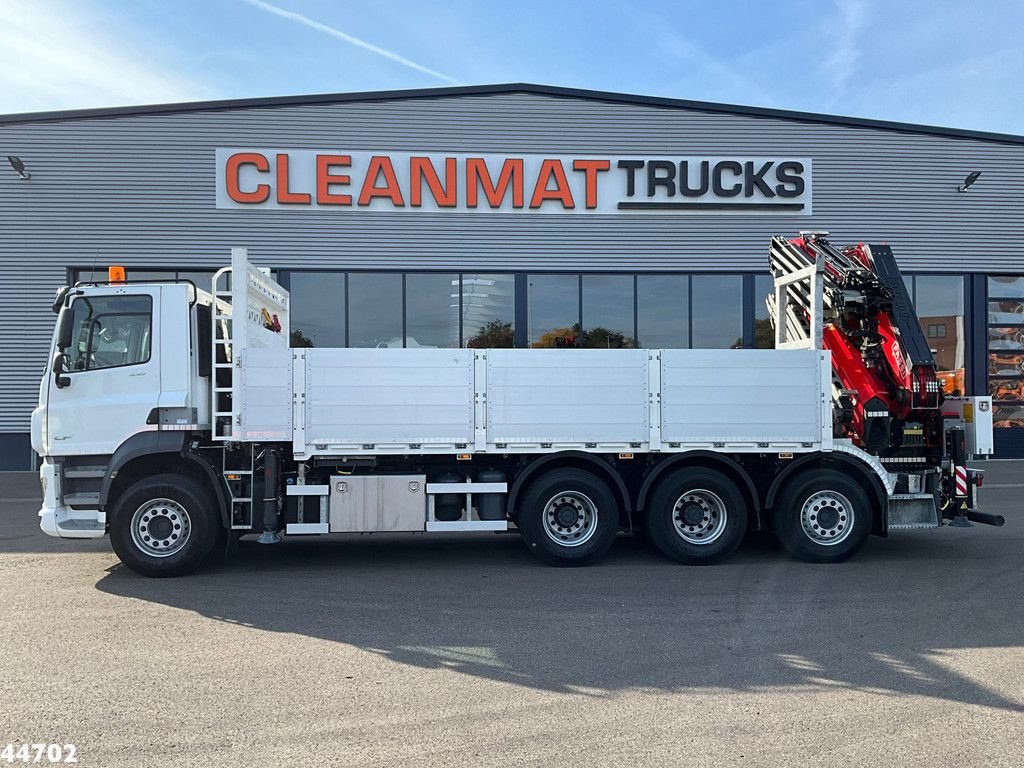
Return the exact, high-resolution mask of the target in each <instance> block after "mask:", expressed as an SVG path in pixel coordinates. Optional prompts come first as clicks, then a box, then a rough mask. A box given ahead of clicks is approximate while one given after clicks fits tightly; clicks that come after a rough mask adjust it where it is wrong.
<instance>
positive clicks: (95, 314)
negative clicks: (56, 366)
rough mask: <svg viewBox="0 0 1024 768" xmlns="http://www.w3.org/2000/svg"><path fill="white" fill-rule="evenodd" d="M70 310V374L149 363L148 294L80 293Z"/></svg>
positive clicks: (150, 312)
mask: <svg viewBox="0 0 1024 768" xmlns="http://www.w3.org/2000/svg"><path fill="white" fill-rule="evenodd" d="M70 309H71V312H72V320H71V328H72V332H71V346H70V347H69V348H68V349H67V355H68V369H69V371H70V372H71V373H75V372H78V371H94V370H99V369H102V368H120V367H123V366H127V365H141V364H142V363H146V362H149V358H150V346H151V340H152V330H153V300H152V299H151V298H150V297H149V296H91V297H87V296H80V297H78V298H77V299H75V301H74V303H73V304H72V305H71V307H70Z"/></svg>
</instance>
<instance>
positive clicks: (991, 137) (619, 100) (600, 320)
mask: <svg viewBox="0 0 1024 768" xmlns="http://www.w3.org/2000/svg"><path fill="white" fill-rule="evenodd" d="M2 156H7V160H6V161H4V160H3V158H2ZM1022 199H1024V136H1011V135H1003V134H993V133H983V132H978V131H969V130H958V129H949V128H935V127H930V126H920V125H908V124H903V123H892V122H885V121H877V120H866V119H856V118H847V117H835V116H828V115H820V114H808V113H799V112H789V111H782V110H772V109H761V108H753V107H742V106H733V105H725V104H713V103H704V102H693V101H683V100H676V99H665V98H651V97H644V96H633V95H625V94H615V93H604V92H595V91H583V90H577V89H569V88H559V87H550V86H538V85H524V84H510V85H497V86H479V87H477V86H472V87H457V88H444V89H429V90H413V91H390V92H380V93H351V94H326V95H314V96H298V97H283V98H264V99H247V100H234V101H217V102H203V103H187V104H171V105H155V106H143V107H127V108H113V109H95V110H78V111H69V112H51V113H38V114H22V115H7V116H0V273H2V276H3V279H2V280H0V302H2V303H0V306H2V318H3V319H2V322H0V363H2V370H3V376H2V378H0V448H2V451H0V457H2V458H0V461H2V464H0V468H2V469H28V468H30V467H32V466H34V461H35V457H34V456H33V455H32V452H31V448H30V445H29V435H28V433H29V413H30V411H31V410H32V408H33V407H34V405H35V403H36V400H37V397H38V389H39V380H40V377H41V376H42V374H43V371H44V369H46V368H47V362H48V361H47V354H48V348H49V338H50V335H51V332H52V329H53V325H54V315H53V314H52V312H51V310H50V305H51V302H52V299H53V296H54V293H55V291H56V289H57V288H58V287H59V286H61V285H64V284H66V283H68V281H76V280H93V279H104V278H105V275H106V269H107V266H108V265H110V264H119V265H124V266H125V267H126V268H127V271H128V278H129V280H139V279H146V278H159V279H164V278H190V279H192V280H194V281H195V282H196V283H197V284H198V285H199V286H200V287H206V288H208V287H209V281H210V277H211V275H212V273H213V271H214V270H215V269H216V268H218V267H220V266H222V265H224V264H225V263H227V261H228V259H229V249H230V248H231V247H232V246H244V247H247V248H248V249H249V254H250V258H251V259H253V260H254V261H256V262H258V263H261V264H264V265H266V266H268V267H270V268H271V269H272V270H273V271H274V272H275V276H276V277H277V279H278V280H279V281H280V282H281V283H282V284H283V285H284V286H285V287H287V288H288V289H289V291H290V292H291V296H292V319H291V322H292V343H293V345H296V346H300V345H301V346H353V347H355V346H369V347H381V346H389V347H401V346H407V347H414V346H430V347H445V346H448V347H466V346H473V347H507V346H518V347H526V346H532V347H577V346H578V347H595V346H596V347H648V348H673V347H694V348H697V347H704V348H709V347H724V348H728V347H757V346H767V345H771V343H772V336H771V333H770V331H769V329H768V327H767V310H766V308H765V305H764V296H765V295H766V294H767V292H768V290H769V286H770V276H769V274H768V267H767V264H768V260H767V251H768V243H769V238H770V236H771V235H773V234H793V235H795V234H796V233H797V232H798V231H800V230H827V231H829V232H831V233H832V240H833V241H834V242H836V243H838V244H842V243H847V242H856V241H864V242H881V241H885V242H887V243H889V244H891V245H892V247H893V249H894V252H895V254H896V257H897V259H898V261H899V264H900V267H901V268H902V270H903V271H904V273H905V274H907V275H908V277H907V278H906V279H907V282H908V288H909V289H910V293H911V296H912V298H913V300H914V302H915V306H916V309H917V312H918V315H919V317H920V318H921V322H922V327H923V329H924V331H925V333H926V335H927V337H928V338H929V341H930V342H931V343H932V345H933V349H934V350H935V353H936V357H937V362H938V366H939V369H940V371H941V372H942V374H941V375H942V377H943V379H944V381H945V386H946V388H947V389H948V390H949V391H956V390H963V389H966V390H967V391H968V392H972V393H977V394H982V393H986V392H988V393H991V394H992V395H993V397H994V398H995V401H996V402H995V405H994V411H995V414H994V416H995V426H996V452H997V453H996V455H997V457H1011V456H1022V455H1024V251H1022V250H1021V248H1020V247H1019V244H1018V240H1017V238H1016V237H1015V234H1016V233H1017V232H1019V231H1021V228H1022V227H1024V206H1022V205H1021V200H1022Z"/></svg>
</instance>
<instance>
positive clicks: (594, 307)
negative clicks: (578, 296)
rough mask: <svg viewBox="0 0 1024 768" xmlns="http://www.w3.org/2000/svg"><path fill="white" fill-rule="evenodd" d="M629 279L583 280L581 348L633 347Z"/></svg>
mask: <svg viewBox="0 0 1024 768" xmlns="http://www.w3.org/2000/svg"><path fill="white" fill-rule="evenodd" d="M634 336H635V334H634V331H633V276H632V275H584V276H583V346H584V347H591V348H594V349H622V348H624V347H635V346H636V342H635V340H634Z"/></svg>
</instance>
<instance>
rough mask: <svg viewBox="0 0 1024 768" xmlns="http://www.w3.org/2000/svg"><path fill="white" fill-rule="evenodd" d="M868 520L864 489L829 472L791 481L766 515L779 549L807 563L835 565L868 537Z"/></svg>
mask: <svg viewBox="0 0 1024 768" xmlns="http://www.w3.org/2000/svg"><path fill="white" fill-rule="evenodd" d="M873 516H874V508H873V507H872V505H871V502H870V500H869V499H868V495H867V494H866V493H865V492H864V489H863V488H862V487H861V486H860V485H858V484H857V483H856V482H855V481H853V480H852V479H850V478H849V477H847V476H846V475H844V474H842V473H840V472H836V471H834V470H815V471H813V472H803V473H801V474H800V475H798V476H797V477H795V478H793V479H792V480H791V481H790V482H789V483H788V484H787V485H786V487H785V488H784V489H783V491H782V494H781V495H780V496H779V501H778V503H777V504H776V505H775V509H774V511H773V513H772V518H773V525H774V528H775V533H776V535H777V536H778V537H779V541H780V542H781V543H782V546H783V547H785V548H786V550H787V551H788V552H789V553H790V554H791V555H793V556H794V557H796V558H798V559H800V560H805V561H807V562H811V563H837V562H840V561H842V560H845V559H847V558H848V557H850V556H851V555H853V554H854V553H855V552H856V551H857V550H858V549H860V548H861V547H862V546H863V544H864V542H865V541H866V540H867V537H868V534H870V533H871V520H872V517H873Z"/></svg>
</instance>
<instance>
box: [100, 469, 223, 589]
mask: <svg viewBox="0 0 1024 768" xmlns="http://www.w3.org/2000/svg"><path fill="white" fill-rule="evenodd" d="M221 530H222V526H221V522H220V516H219V514H218V512H217V506H216V504H215V503H214V501H213V499H212V498H211V497H210V494H209V493H207V492H206V491H205V490H204V489H203V488H201V487H200V486H199V485H198V484H197V483H196V482H195V481H194V480H192V479H191V478H188V477H183V476H181V475H169V474H168V475H156V476H154V477H147V478H144V479H142V480H139V481H138V482H136V483H135V484H133V485H131V486H130V487H129V488H128V489H127V490H125V491H124V492H123V493H122V494H121V495H120V496H119V497H118V499H117V501H116V502H114V504H113V507H112V509H111V522H110V542H111V544H112V545H113V547H114V552H115V553H116V554H117V556H118V557H119V558H120V559H121V562H123V563H124V564H125V565H127V566H128V567H129V568H131V569H132V570H133V571H135V572H136V573H140V574H142V575H143V576H181V575H184V574H186V573H191V572H192V571H194V570H195V569H196V568H198V567H199V566H200V565H202V564H203V563H204V562H205V561H206V560H207V558H209V557H210V555H211V554H212V552H213V551H214V547H215V546H216V544H217V542H218V541H219V540H220V538H221V536H220V534H221Z"/></svg>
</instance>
